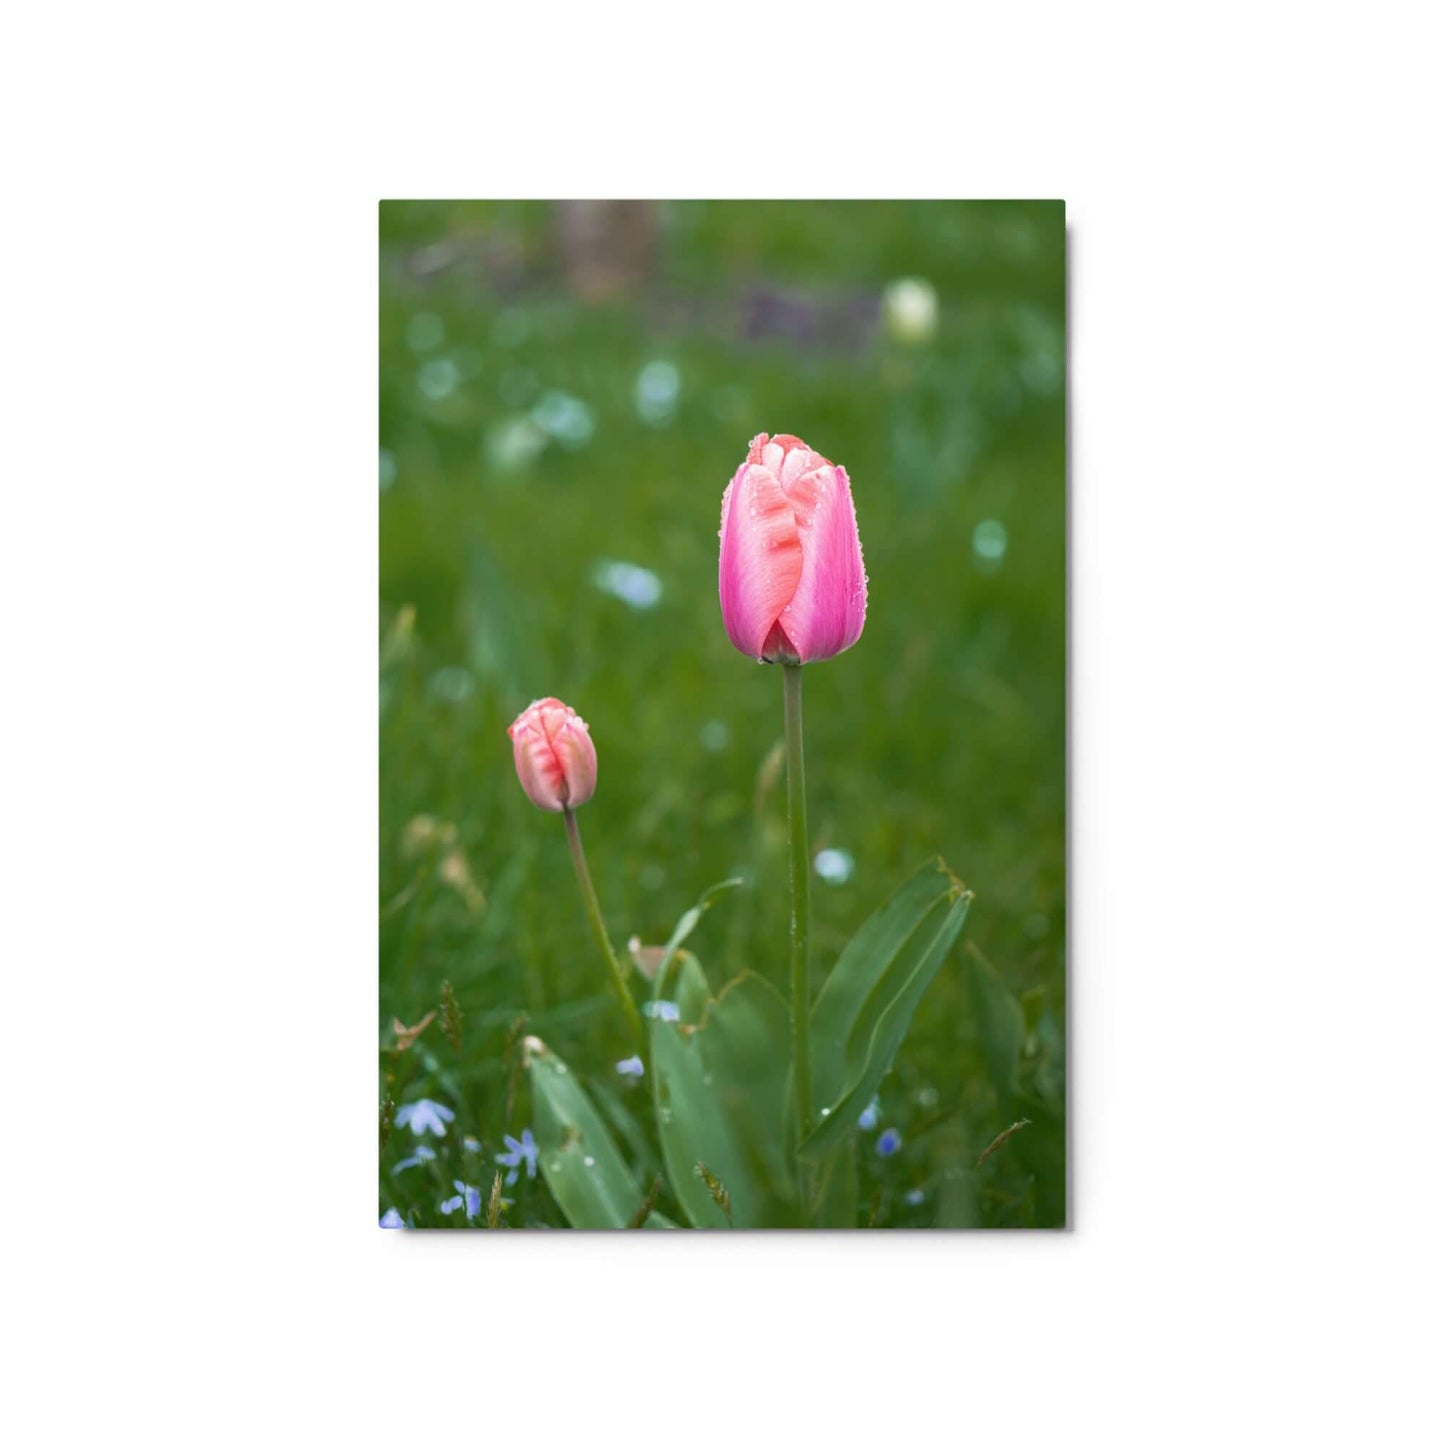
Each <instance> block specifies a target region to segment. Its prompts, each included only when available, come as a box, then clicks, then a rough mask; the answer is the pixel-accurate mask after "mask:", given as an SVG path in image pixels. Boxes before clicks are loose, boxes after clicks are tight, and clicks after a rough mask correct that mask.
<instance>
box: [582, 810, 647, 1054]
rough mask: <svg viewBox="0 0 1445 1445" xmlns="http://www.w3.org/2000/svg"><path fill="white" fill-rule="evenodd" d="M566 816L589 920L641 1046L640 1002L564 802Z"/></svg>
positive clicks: (623, 1009)
mask: <svg viewBox="0 0 1445 1445" xmlns="http://www.w3.org/2000/svg"><path fill="white" fill-rule="evenodd" d="M562 816H563V818H565V819H566V820H567V846H568V847H569V848H571V850H572V866H573V868H574V869H576V871H577V886H578V888H580V889H581V890H582V903H583V906H584V907H585V908H586V910H587V921H588V922H589V923H590V924H591V925H592V937H593V938H594V939H596V940H597V947H598V948H599V949H601V950H602V956H603V958H605V959H606V960H607V966H608V968H609V969H610V970H611V973H612V982H613V983H615V984H616V985H617V998H618V1002H620V1003H621V1005H622V1011H623V1013H625V1014H626V1015H627V1023H628V1026H629V1027H630V1028H631V1029H632V1032H633V1034H634V1035H635V1036H636V1038H637V1042H638V1044H639V1045H641V1044H643V1043H644V1041H645V1035H644V1034H643V1031H642V1019H641V1018H640V1017H639V1016H638V1012H637V1005H636V1004H635V1003H634V1002H633V1001H632V994H631V992H630V991H629V989H628V987H627V971H626V969H624V968H623V967H622V963H621V961H620V960H619V959H618V957H617V955H616V954H615V953H614V952H613V951H612V943H611V941H610V940H609V939H608V937H607V926H606V924H604V923H603V922H602V907H601V905H600V904H599V903H598V902H597V890H596V889H595V888H593V886H592V874H591V873H589V872H588V871H587V855H586V854H585V853H584V852H583V851H582V835H581V834H580V833H579V832H578V831H577V815H576V813H574V812H573V811H572V810H571V808H569V807H567V806H566V805H565V804H564V805H563V807H562Z"/></svg>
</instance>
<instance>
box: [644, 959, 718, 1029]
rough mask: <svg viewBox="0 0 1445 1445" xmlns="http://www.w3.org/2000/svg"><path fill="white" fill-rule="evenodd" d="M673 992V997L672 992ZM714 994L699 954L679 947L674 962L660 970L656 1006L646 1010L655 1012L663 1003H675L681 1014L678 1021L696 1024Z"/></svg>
mask: <svg viewBox="0 0 1445 1445" xmlns="http://www.w3.org/2000/svg"><path fill="white" fill-rule="evenodd" d="M669 994H671V997H670V998H669V997H668V995H669ZM709 997H711V995H710V993H709V990H708V986H707V975H706V974H705V973H704V972H703V971H702V965H701V964H700V963H699V962H698V961H697V957H696V956H695V955H694V954H691V953H689V952H688V951H687V949H685V948H683V949H679V950H678V952H677V954H676V956H675V957H674V959H673V961H672V962H671V963H670V964H668V965H667V966H666V967H663V968H659V969H658V970H657V978H656V980H655V981H654V983H653V986H652V1006H651V1008H650V1009H649V1010H646V1011H647V1012H648V1013H649V1015H650V1016H651V1015H655V1014H656V1012H657V1006H658V1004H661V1003H675V1004H676V1005H677V1008H678V1013H679V1014H680V1015H681V1017H680V1018H679V1020H678V1022H680V1023H685V1024H695V1023H697V1022H698V1021H699V1020H700V1019H701V1018H702V1012H703V1010H704V1009H705V1008H706V1007H707V1001H708V999H709Z"/></svg>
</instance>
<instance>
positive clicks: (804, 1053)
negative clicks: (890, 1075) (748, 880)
mask: <svg viewBox="0 0 1445 1445" xmlns="http://www.w3.org/2000/svg"><path fill="white" fill-rule="evenodd" d="M783 725H784V729H785V733H786V737H787V747H788V853H789V861H790V864H791V871H792V879H793V928H792V944H793V969H792V973H793V1091H794V1095H795V1098H796V1103H797V1113H798V1143H799V1145H801V1144H802V1142H803V1140H804V1139H805V1138H807V1136H808V1131H809V1130H810V1129H811V1128H812V1126H813V1070H812V1063H811V1061H810V1059H809V1057H808V1015H809V1013H810V1012H811V1011H812V997H811V991H810V989H809V987H808V800H807V791H806V789H805V787H804V784H803V669H802V667H801V665H798V664H794V663H788V662H785V663H784V664H783ZM799 1183H800V1186H801V1187H802V1188H804V1189H805V1190H806V1187H807V1181H806V1178H805V1177H804V1176H803V1174H802V1173H800V1179H799ZM801 1204H802V1210H803V1217H804V1219H805V1220H806V1219H807V1218H808V1216H809V1214H810V1213H811V1210H810V1209H809V1207H808V1202H807V1200H806V1199H804V1200H802V1201H801Z"/></svg>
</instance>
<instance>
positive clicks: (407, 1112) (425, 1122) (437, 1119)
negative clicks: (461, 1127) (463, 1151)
mask: <svg viewBox="0 0 1445 1445" xmlns="http://www.w3.org/2000/svg"><path fill="white" fill-rule="evenodd" d="M456 1117H457V1116H456V1115H455V1114H453V1113H452V1111H451V1110H450V1109H448V1108H447V1106H446V1105H445V1104H438V1103H435V1102H434V1101H433V1100H431V1099H418V1100H417V1101H416V1103H414V1104H403V1105H402V1106H401V1108H399V1109H398V1110H397V1111H396V1122H397V1123H398V1124H399V1125H402V1126H403V1127H405V1126H406V1125H408V1124H409V1125H410V1126H411V1132H412V1133H413V1134H425V1133H426V1131H427V1130H428V1129H430V1130H431V1131H432V1133H433V1134H435V1135H436V1136H437V1138H438V1139H440V1138H441V1137H442V1135H443V1134H445V1133H446V1132H447V1125H448V1124H450V1123H451V1122H452V1120H453V1119H455V1118H456Z"/></svg>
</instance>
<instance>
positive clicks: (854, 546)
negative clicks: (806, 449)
mask: <svg viewBox="0 0 1445 1445" xmlns="http://www.w3.org/2000/svg"><path fill="white" fill-rule="evenodd" d="M793 455H797V454H796V453H793V454H790V455H789V457H788V459H787V460H788V461H792V457H793ZM813 455H814V456H816V453H814V454H813ZM785 471H786V463H785ZM785 487H786V496H787V499H788V502H789V504H790V506H791V508H792V511H793V514H794V517H795V519H796V521H797V524H798V536H799V541H800V544H801V548H802V554H803V568H802V575H801V576H800V578H799V579H798V585H797V588H796V590H795V591H794V593H793V596H792V598H791V600H790V602H789V603H788V604H787V605H786V608H785V612H784V614H783V616H782V617H781V619H780V620H781V622H782V625H783V627H784V629H785V630H786V632H787V634H788V637H789V639H790V640H791V642H792V644H793V647H794V649H795V651H796V652H797V654H798V657H799V659H800V660H801V661H803V662H813V661H819V660H821V659H823V658H827V657H832V656H834V655H835V654H836V653H839V652H842V651H844V650H845V649H846V648H849V647H852V645H853V644H854V643H855V642H857V640H858V638H859V637H860V636H861V635H862V632H863V621H864V618H865V616H866V615H867V611H868V574H867V573H866V572H865V571H864V570H863V547H862V544H861V543H860V542H859V540H858V519H857V516H856V515H855V513H854V511H853V493H852V489H851V488H850V486H849V484H848V473H847V472H846V471H845V470H844V469H843V468H842V467H834V466H830V465H828V464H826V463H825V464H824V465H822V466H819V467H815V468H814V469H812V470H811V471H807V472H804V473H803V474H802V475H800V476H797V477H795V478H791V479H789V480H788V481H787V482H786V483H785Z"/></svg>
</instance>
